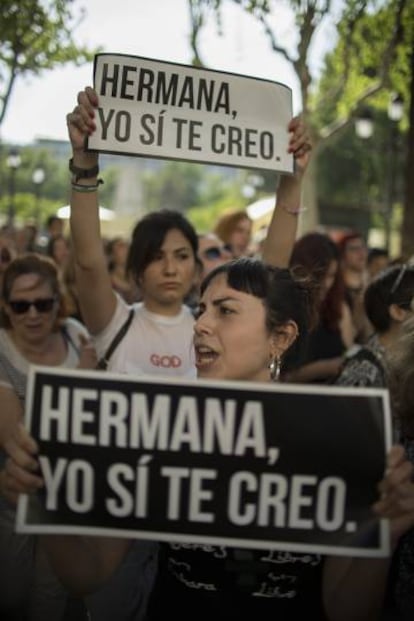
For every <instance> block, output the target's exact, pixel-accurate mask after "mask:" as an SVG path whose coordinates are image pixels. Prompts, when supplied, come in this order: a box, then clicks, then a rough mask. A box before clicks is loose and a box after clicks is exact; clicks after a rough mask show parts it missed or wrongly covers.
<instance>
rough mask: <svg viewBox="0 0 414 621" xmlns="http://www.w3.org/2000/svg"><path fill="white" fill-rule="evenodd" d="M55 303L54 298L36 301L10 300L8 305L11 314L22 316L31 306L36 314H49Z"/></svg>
mask: <svg viewBox="0 0 414 621" xmlns="http://www.w3.org/2000/svg"><path fill="white" fill-rule="evenodd" d="M55 302H56V297H53V298H39V299H38V300H10V301H9V303H8V304H9V306H10V308H11V309H12V311H13V313H15V314H16V315H24V314H25V313H27V312H28V310H29V308H30V307H31V306H34V307H35V309H36V311H37V312H38V313H50V311H51V310H52V308H53V306H54V304H55Z"/></svg>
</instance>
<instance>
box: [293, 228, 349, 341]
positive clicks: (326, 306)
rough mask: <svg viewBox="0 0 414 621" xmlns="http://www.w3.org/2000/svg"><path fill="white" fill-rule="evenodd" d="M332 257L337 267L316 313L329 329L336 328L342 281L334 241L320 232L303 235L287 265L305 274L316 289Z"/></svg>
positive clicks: (342, 288)
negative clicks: (330, 284)
mask: <svg viewBox="0 0 414 621" xmlns="http://www.w3.org/2000/svg"><path fill="white" fill-rule="evenodd" d="M332 261H336V262H337V263H338V269H337V272H336V275H335V279H334V281H333V283H332V286H331V287H330V289H329V290H328V291H327V293H326V296H325V298H324V299H323V300H322V302H321V305H320V308H319V317H320V320H321V321H322V323H323V325H325V326H326V327H327V328H328V329H329V330H338V329H339V324H340V321H341V318H342V305H343V302H344V298H345V283H344V279H343V275H342V271H341V270H340V268H339V251H338V247H337V245H336V244H335V242H334V241H332V239H331V238H330V237H328V236H327V235H325V234H323V233H307V234H306V235H303V236H302V237H300V238H299V239H298V240H297V242H296V243H295V245H294V247H293V251H292V256H291V259H290V266H291V268H292V269H294V270H295V271H296V272H297V273H298V274H301V275H302V276H303V277H307V278H309V279H310V280H311V281H312V286H313V287H315V289H317V290H318V291H320V288H321V286H322V284H323V280H324V278H325V276H326V273H327V271H328V269H329V266H330V264H331V263H332ZM315 293H316V292H315Z"/></svg>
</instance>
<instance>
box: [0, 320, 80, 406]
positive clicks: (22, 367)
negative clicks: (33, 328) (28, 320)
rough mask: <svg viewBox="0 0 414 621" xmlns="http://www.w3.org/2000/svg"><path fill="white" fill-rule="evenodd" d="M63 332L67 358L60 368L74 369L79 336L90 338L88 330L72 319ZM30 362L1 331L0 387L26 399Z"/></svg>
mask: <svg viewBox="0 0 414 621" xmlns="http://www.w3.org/2000/svg"><path fill="white" fill-rule="evenodd" d="M62 331H63V335H64V337H65V340H66V343H67V354H66V358H65V359H64V360H63V362H62V363H61V364H60V365H57V366H59V367H65V368H68V369H74V368H75V367H76V366H77V364H78V362H79V345H80V342H79V336H80V335H82V336H85V337H87V338H89V336H88V332H87V330H86V328H85V327H84V326H83V324H81V323H80V322H79V321H77V320H76V319H72V318H71V317H69V318H67V319H65V320H64V322H63V324H62ZM29 367H30V362H29V361H28V360H26V358H25V357H24V356H23V355H22V354H21V353H20V351H19V350H18V349H17V347H16V346H15V344H14V343H13V341H12V339H11V338H10V335H9V334H8V331H7V330H6V329H4V328H1V329H0V386H5V387H6V388H12V389H14V390H15V391H16V392H17V394H18V396H19V397H20V398H22V397H24V392H25V383H26V378H27V374H28V371H29Z"/></svg>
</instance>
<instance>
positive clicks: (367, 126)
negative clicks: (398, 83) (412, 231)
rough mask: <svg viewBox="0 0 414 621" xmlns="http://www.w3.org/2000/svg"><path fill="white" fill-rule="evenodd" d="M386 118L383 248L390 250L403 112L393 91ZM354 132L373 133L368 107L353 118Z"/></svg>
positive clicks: (363, 136)
mask: <svg viewBox="0 0 414 621" xmlns="http://www.w3.org/2000/svg"><path fill="white" fill-rule="evenodd" d="M387 114H388V118H389V120H390V121H391V123H390V130H389V133H388V135H389V144H388V148H387V153H388V166H387V168H388V171H387V177H386V183H387V191H386V193H385V197H386V204H385V208H384V236H385V248H386V249H387V250H388V251H390V242H391V223H392V213H393V206H394V193H395V178H396V175H395V171H396V161H395V160H396V155H397V150H398V149H397V139H398V122H399V121H401V119H402V117H403V114H404V100H403V98H402V97H401V95H399V94H398V93H393V94H392V95H391V97H390V101H389V104H388V108H387ZM355 132H356V134H357V136H359V137H360V138H363V139H367V138H370V137H371V136H372V134H373V133H374V120H373V115H372V112H371V110H370V109H369V108H363V109H362V110H361V111H360V113H359V115H358V116H357V117H356V118H355Z"/></svg>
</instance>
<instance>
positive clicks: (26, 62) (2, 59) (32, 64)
mask: <svg viewBox="0 0 414 621" xmlns="http://www.w3.org/2000/svg"><path fill="white" fill-rule="evenodd" d="M82 16H83V11H82V10H81V9H79V10H76V9H75V7H74V2H73V0H2V2H1V11H0V125H1V123H2V122H3V120H4V117H5V114H6V110H7V106H8V103H9V101H10V95H11V92H12V90H13V86H14V84H15V81H16V79H17V78H19V77H21V76H27V75H30V74H31V75H38V74H39V73H41V72H42V71H44V70H46V69H53V68H55V67H57V66H60V65H64V64H66V63H68V62H73V63H75V64H76V65H81V64H83V63H85V62H87V61H90V60H91V59H92V58H93V55H94V54H95V53H96V52H97V51H98V50H89V49H87V48H86V47H78V46H77V45H75V43H74V40H73V33H74V31H75V29H76V26H77V25H78V24H79V22H80V20H81V19H82Z"/></svg>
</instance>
